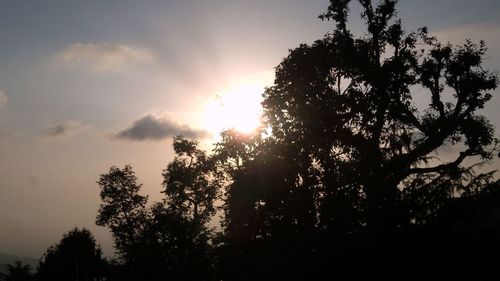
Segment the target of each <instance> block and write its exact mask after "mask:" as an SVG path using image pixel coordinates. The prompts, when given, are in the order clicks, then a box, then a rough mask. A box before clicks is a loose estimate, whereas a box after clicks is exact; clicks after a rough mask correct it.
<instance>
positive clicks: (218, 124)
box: [202, 84, 264, 137]
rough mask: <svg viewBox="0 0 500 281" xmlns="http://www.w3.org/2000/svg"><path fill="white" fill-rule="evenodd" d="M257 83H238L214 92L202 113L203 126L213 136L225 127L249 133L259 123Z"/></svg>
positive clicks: (259, 90) (259, 86) (260, 87)
mask: <svg viewBox="0 0 500 281" xmlns="http://www.w3.org/2000/svg"><path fill="white" fill-rule="evenodd" d="M263 91H264V87H263V86H261V85H258V84H239V85H236V86H233V87H231V88H229V89H227V90H225V91H223V92H220V93H215V94H214V95H213V96H212V97H211V98H210V100H209V101H208V103H207V105H206V108H205V112H204V114H203V121H202V123H203V127H204V128H205V129H206V130H208V131H209V132H210V133H211V134H212V135H213V136H214V137H217V136H218V135H219V134H220V132H222V131H224V130H227V129H235V130H237V131H240V132H242V133H251V132H253V131H255V129H257V128H258V127H259V126H260V125H261V121H260V118H261V115H262V107H261V102H262V93H263Z"/></svg>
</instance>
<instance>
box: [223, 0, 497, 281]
mask: <svg viewBox="0 0 500 281" xmlns="http://www.w3.org/2000/svg"><path fill="white" fill-rule="evenodd" d="M350 2H351V1H349V0H331V1H330V5H329V7H328V10H327V12H326V13H325V14H323V15H321V16H320V18H321V19H323V20H331V21H333V22H334V23H335V28H334V30H333V31H332V32H330V33H328V34H327V35H326V36H325V37H324V38H323V39H320V40H317V41H315V42H314V43H313V44H312V45H306V44H302V45H300V46H299V47H298V48H296V49H293V50H291V51H290V53H289V55H288V56H287V57H286V58H285V59H284V60H283V61H282V63H281V64H280V65H278V67H277V68H276V78H275V81H274V85H273V86H271V87H268V88H267V89H266V90H265V93H264V101H263V109H264V119H265V121H266V125H268V126H269V127H270V129H271V131H272V133H271V135H270V136H269V137H268V138H266V139H264V140H261V141H259V142H257V143H255V144H248V143H246V142H245V141H240V142H237V143H236V144H235V143H233V140H235V139H237V136H234V135H233V136H230V137H226V138H223V140H222V143H221V144H219V146H220V147H221V148H222V149H221V151H219V152H218V153H219V154H221V155H223V156H225V158H224V159H226V160H227V159H229V160H230V161H233V162H236V163H237V164H236V165H235V166H236V167H237V168H236V169H234V170H233V171H235V172H234V173H233V174H232V180H233V182H232V183H231V184H230V186H229V190H228V192H227V194H228V196H227V197H226V198H227V199H226V201H225V208H226V218H225V223H226V229H225V231H226V234H231V231H235V232H236V234H239V235H240V236H238V235H234V236H232V237H233V238H231V236H229V237H228V238H229V239H232V240H233V242H234V241H235V239H236V240H237V239H239V238H237V237H244V239H246V240H245V241H249V243H250V244H249V245H251V246H249V248H250V249H256V248H257V247H256V246H255V245H258V244H265V245H268V244H266V243H268V242H270V241H281V242H282V243H283V244H284V245H285V246H284V247H283V248H285V249H289V248H287V246H288V247H291V245H294V247H295V246H296V245H307V246H305V247H306V250H305V254H304V253H301V252H300V250H299V249H297V251H296V252H293V250H292V251H291V254H290V252H286V251H284V252H280V250H279V249H276V248H273V249H274V251H271V253H270V256H272V258H270V260H271V262H270V263H268V264H272V262H273V261H276V260H287V261H290V263H289V264H291V266H290V267H291V270H299V269H298V268H300V267H299V266H294V265H298V264H301V262H304V264H307V260H303V259H300V258H299V260H300V261H297V260H295V261H294V259H293V257H309V256H316V257H315V258H313V259H317V260H318V261H319V263H321V262H322V263H323V265H324V267H328V266H330V265H331V264H334V265H336V268H337V269H338V271H337V272H341V271H342V270H345V274H351V273H349V272H351V270H352V269H353V267H357V266H359V265H363V264H365V265H369V266H370V268H369V269H370V270H368V271H366V274H368V275H370V274H372V273H374V272H375V271H378V272H384V273H382V274H389V275H390V276H386V275H379V276H378V277H379V278H381V279H384V278H386V279H387V278H393V277H394V276H397V274H398V272H403V271H404V270H406V269H408V268H409V267H411V266H412V265H404V266H403V265H401V266H400V267H394V266H392V265H393V264H395V263H398V262H399V263H401V262H404V261H402V260H398V259H397V258H395V257H398V256H401V255H402V251H404V247H398V246H401V244H400V242H401V241H404V240H405V238H403V235H407V233H409V232H412V231H413V230H414V229H415V226H417V225H419V224H420V223H422V224H425V223H426V221H429V219H430V218H432V217H434V216H436V214H438V213H439V209H440V208H441V207H443V206H445V205H446V204H448V203H449V202H450V201H452V199H453V198H454V197H458V196H464V195H466V194H470V193H471V192H474V190H475V191H479V190H480V189H481V188H482V187H483V186H485V183H487V182H488V181H490V180H491V178H492V177H491V175H492V174H491V173H486V174H481V175H479V176H478V177H475V176H474V175H475V174H474V167H472V168H470V167H466V166H464V161H465V160H471V161H476V163H481V162H482V161H489V160H491V159H492V157H494V155H495V153H496V152H497V141H496V139H495V138H494V129H493V126H492V125H491V124H490V123H489V121H488V120H487V119H486V118H485V117H484V116H482V115H481V114H480V110H481V109H482V108H483V107H484V105H485V104H486V103H487V102H488V101H489V100H490V99H491V93H490V91H492V90H494V89H495V88H496V86H497V76H496V73H495V72H492V71H489V70H485V69H484V68H483V67H482V62H483V59H484V56H485V54H486V47H485V44H484V42H480V43H478V44H476V43H473V42H471V41H467V42H466V43H465V44H464V45H461V46H453V45H451V44H441V43H439V42H438V41H437V39H436V38H434V37H432V36H429V34H428V31H427V28H421V29H419V30H418V32H411V33H406V32H405V31H403V30H402V26H401V21H400V20H399V19H398V18H397V17H396V10H395V6H396V4H397V1H394V0H382V1H378V2H377V3H373V1H370V0H360V1H359V3H360V4H361V8H362V11H363V12H362V15H361V17H362V19H363V20H364V22H365V24H366V30H365V35H363V36H355V34H354V33H353V32H352V31H351V30H350V29H349V21H348V16H349V5H350ZM422 99H428V101H429V104H428V106H427V107H425V108H422V107H421V106H420V107H419V106H417V103H416V102H415V101H416V100H422ZM450 146H452V147H454V148H456V149H460V151H459V152H458V153H456V155H454V158H453V159H452V160H451V161H441V160H439V159H438V158H437V157H436V155H435V152H436V151H437V150H439V149H442V148H444V147H450ZM228 156H229V157H228ZM233 167H234V166H233ZM478 182H481V184H476V183H478ZM477 187H479V189H477ZM228 214H229V216H228ZM235 214H236V215H239V217H240V218H244V220H245V221H243V220H240V219H238V217H237V216H234V215H235ZM235 218H236V219H235ZM282 233H287V236H285V235H281V234H282ZM233 234H234V233H233ZM234 237H236V238H234ZM287 237H288V238H287ZM289 237H297V238H296V239H299V240H294V238H289ZM409 237H410V236H406V238H409ZM317 238H318V239H317ZM297 241H301V242H297ZM309 241H313V243H310V242H309ZM316 241H318V242H317V243H316ZM398 243H399V244H398ZM270 244H271V245H277V243H270ZM365 245H366V249H364V247H365ZM263 248H264V249H269V247H267V246H264V247H263ZM296 248H298V247H296ZM366 250H368V251H366ZM240 253H241V251H240ZM262 253H263V252H262V251H261V252H259V253H257V254H254V257H258V256H265V254H264V255H263V254H262ZM266 253H267V252H266ZM276 253H278V254H276ZM357 253H358V254H357ZM273 255H274V256H273ZM291 257H292V258H291ZM288 258H290V260H288ZM255 260H256V259H253V261H255ZM410 260H412V259H408V264H409V263H411V262H410ZM327 261H328V262H327ZM344 263H348V264H349V265H350V266H346V267H344V266H343V264H344ZM311 264H313V263H311ZM406 266H409V267H406ZM413 266H414V265H413ZM388 267H390V268H388ZM274 268H275V269H276V268H279V266H275V267H274ZM384 268H385V269H387V270H383V269H384ZM271 271H272V267H271V269H270V270H268V272H271ZM247 272H250V274H251V273H252V270H251V269H248V271H247ZM254 272H255V270H254ZM355 272H359V273H361V271H355ZM296 273H297V272H295V273H292V275H295V276H297V274H296ZM262 275H263V274H262V273H256V274H255V277H258V276H262ZM340 275H342V274H340ZM281 277H282V276H281ZM351 277H352V276H351ZM250 279H251V278H250ZM282 279H283V278H282Z"/></svg>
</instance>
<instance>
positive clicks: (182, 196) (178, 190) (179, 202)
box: [163, 136, 222, 225]
mask: <svg viewBox="0 0 500 281" xmlns="http://www.w3.org/2000/svg"><path fill="white" fill-rule="evenodd" d="M197 146H198V142H196V141H193V140H187V139H184V138H183V137H182V136H177V137H175V138H174V141H173V147H174V151H175V154H176V157H175V158H174V160H173V161H172V162H170V163H169V164H168V166H167V168H166V169H165V170H164V171H163V178H164V181H163V187H164V190H163V193H164V194H165V195H166V198H165V203H166V204H167V208H169V209H170V210H172V211H174V212H178V213H179V214H180V215H182V216H184V217H185V218H187V219H190V220H192V221H195V222H198V223H200V224H201V225H203V224H204V223H206V222H208V221H209V220H210V219H211V217H212V216H213V215H214V214H215V207H214V201H215V199H217V196H218V192H219V190H220V188H221V186H222V183H221V181H220V180H219V175H218V174H217V170H216V169H215V160H214V159H213V157H209V156H207V154H206V153H205V152H204V151H203V150H200V149H198V147H197Z"/></svg>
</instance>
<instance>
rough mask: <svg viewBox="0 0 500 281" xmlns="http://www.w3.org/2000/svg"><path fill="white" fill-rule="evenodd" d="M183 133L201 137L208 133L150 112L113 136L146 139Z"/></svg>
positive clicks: (192, 136) (159, 138)
mask: <svg viewBox="0 0 500 281" xmlns="http://www.w3.org/2000/svg"><path fill="white" fill-rule="evenodd" d="M177 135H183V136H184V137H187V138H203V137H206V136H208V135H209V134H208V133H207V132H206V131H203V130H196V129H193V128H190V127H188V126H186V125H180V124H177V123H175V122H174V121H172V120H169V119H167V118H157V117H155V116H153V115H151V114H148V115H146V116H144V117H142V118H141V119H139V120H136V121H135V122H134V123H133V124H132V126H131V127H130V128H127V129H125V130H123V131H121V132H118V133H117V134H116V135H115V136H114V138H115V139H124V140H133V141H146V140H162V139H165V138H168V137H173V136H177Z"/></svg>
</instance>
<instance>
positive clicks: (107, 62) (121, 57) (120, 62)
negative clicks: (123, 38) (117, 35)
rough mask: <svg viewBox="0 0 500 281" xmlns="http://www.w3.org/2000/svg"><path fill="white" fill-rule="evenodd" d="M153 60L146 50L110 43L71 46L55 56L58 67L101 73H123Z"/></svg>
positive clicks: (152, 55) (150, 53) (149, 52)
mask: <svg viewBox="0 0 500 281" xmlns="http://www.w3.org/2000/svg"><path fill="white" fill-rule="evenodd" d="M153 59H154V54H153V53H152V52H151V51H150V50H148V49H146V48H138V47H133V46H129V45H124V44H111V43H87V44H82V43H76V44H71V45H69V46H67V47H66V48H64V49H63V50H62V51H61V52H60V53H59V54H57V55H56V62H57V63H58V64H59V65H66V66H72V67H79V68H85V69H90V70H94V71H102V72H109V71H111V72H116V71H123V70H126V69H128V68H130V67H131V66H134V65H138V64H146V63H150V62H152V61H153Z"/></svg>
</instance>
